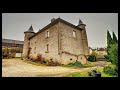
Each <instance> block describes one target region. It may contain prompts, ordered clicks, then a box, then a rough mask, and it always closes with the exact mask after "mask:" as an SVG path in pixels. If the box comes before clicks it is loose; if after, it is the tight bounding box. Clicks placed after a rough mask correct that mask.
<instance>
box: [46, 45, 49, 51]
mask: <svg viewBox="0 0 120 90" xmlns="http://www.w3.org/2000/svg"><path fill="white" fill-rule="evenodd" d="M46 46H47V52H49V44H47V45H46Z"/></svg>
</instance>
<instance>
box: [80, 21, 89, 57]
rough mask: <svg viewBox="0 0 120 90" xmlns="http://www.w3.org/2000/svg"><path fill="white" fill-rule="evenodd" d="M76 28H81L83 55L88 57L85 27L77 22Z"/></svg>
mask: <svg viewBox="0 0 120 90" xmlns="http://www.w3.org/2000/svg"><path fill="white" fill-rule="evenodd" d="M78 27H79V28H82V29H83V30H82V43H83V53H84V54H85V55H89V48H88V40H87V34H86V28H85V27H86V25H85V24H84V23H83V22H82V21H81V20H79V23H78Z"/></svg>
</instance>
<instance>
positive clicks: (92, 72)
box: [88, 69, 101, 77]
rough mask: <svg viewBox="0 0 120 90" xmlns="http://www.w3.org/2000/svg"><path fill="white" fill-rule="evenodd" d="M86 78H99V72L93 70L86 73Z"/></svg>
mask: <svg viewBox="0 0 120 90" xmlns="http://www.w3.org/2000/svg"><path fill="white" fill-rule="evenodd" d="M88 76H93V77H101V72H99V71H98V69H93V70H91V71H89V72H88Z"/></svg>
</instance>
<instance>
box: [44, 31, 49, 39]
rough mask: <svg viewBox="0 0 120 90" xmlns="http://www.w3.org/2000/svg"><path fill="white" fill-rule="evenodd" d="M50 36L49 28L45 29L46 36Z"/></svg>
mask: <svg viewBox="0 0 120 90" xmlns="http://www.w3.org/2000/svg"><path fill="white" fill-rule="evenodd" d="M49 37H50V32H49V30H47V31H45V38H49Z"/></svg>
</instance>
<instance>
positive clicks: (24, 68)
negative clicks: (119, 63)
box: [2, 59, 95, 77]
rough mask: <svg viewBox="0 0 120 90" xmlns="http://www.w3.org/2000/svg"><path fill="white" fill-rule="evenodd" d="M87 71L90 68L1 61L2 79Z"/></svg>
mask: <svg viewBox="0 0 120 90" xmlns="http://www.w3.org/2000/svg"><path fill="white" fill-rule="evenodd" d="M91 68H95V67H91ZM88 69H90V68H81V69H80V68H79V69H74V68H70V67H61V66H36V65H32V64H29V63H27V62H24V61H23V60H20V59H2V77H63V76H65V75H67V74H69V73H72V72H82V71H84V70H88Z"/></svg>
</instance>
